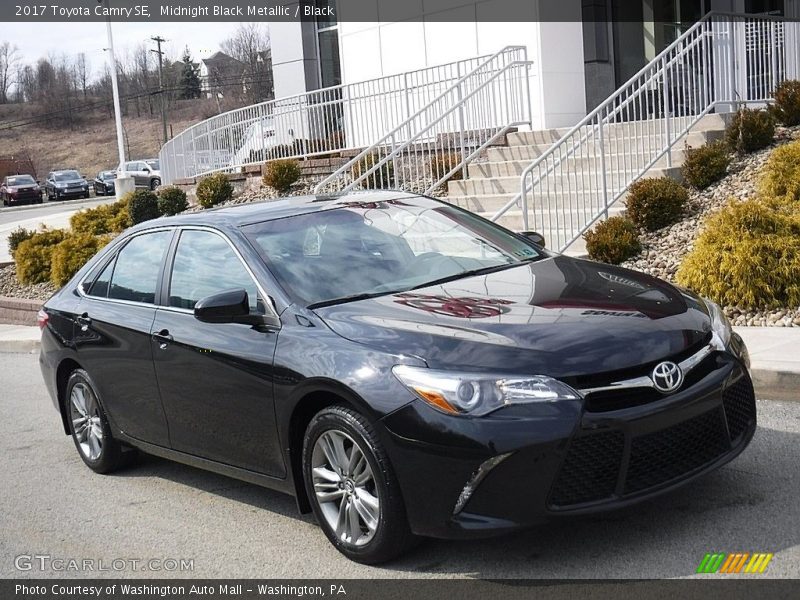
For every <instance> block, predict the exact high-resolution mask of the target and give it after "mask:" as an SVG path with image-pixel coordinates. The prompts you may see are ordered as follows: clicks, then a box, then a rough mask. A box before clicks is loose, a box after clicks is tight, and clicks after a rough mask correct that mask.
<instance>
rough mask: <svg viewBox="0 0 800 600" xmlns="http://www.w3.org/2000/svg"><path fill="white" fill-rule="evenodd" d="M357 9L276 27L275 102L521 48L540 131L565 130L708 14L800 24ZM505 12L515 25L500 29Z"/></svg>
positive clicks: (599, 12)
mask: <svg viewBox="0 0 800 600" xmlns="http://www.w3.org/2000/svg"><path fill="white" fill-rule="evenodd" d="M335 2H336V0H317V4H318V5H320V6H326V5H328V4H332V5H335ZM295 4H297V2H292V1H287V2H286V5H287V6H289V7H290V8H291V7H293V6H294V5H295ZM358 7H359V13H358V17H359V21H354V20H349V19H348V18H347V15H348V13H347V5H346V0H339V6H338V13H339V14H340V15H343V17H342V20H341V21H337V20H333V19H325V20H319V21H317V22H303V23H280V24H273V25H271V28H270V31H271V39H272V60H273V71H274V77H275V97H276V98H282V97H286V96H291V95H295V94H301V93H304V92H306V91H310V90H314V89H318V88H321V87H328V86H332V85H338V84H340V83H343V84H352V83H358V82H362V81H367V80H370V79H375V78H379V77H385V76H389V75H396V74H399V73H405V72H409V71H415V70H417V69H423V68H426V67H432V66H435V65H441V64H445V63H450V62H455V61H459V60H464V59H468V58H473V57H477V56H483V55H489V54H492V53H494V52H497V51H498V50H500V49H502V48H504V47H507V46H517V45H518V46H524V47H525V48H526V49H527V58H528V60H529V61H531V62H532V68H531V71H530V77H529V86H530V94H531V105H532V120H533V123H532V125H533V128H534V129H541V128H552V127H565V126H570V125H573V124H575V123H576V122H577V121H579V120H580V119H581V118H582V117H583V116H585V115H586V114H587V112H588V111H589V110H591V109H592V108H593V107H594V106H596V105H597V104H599V103H600V102H601V101H602V100H603V99H605V98H606V97H607V96H608V95H609V94H611V93H612V92H613V91H614V90H615V89H616V88H617V87H618V86H620V85H621V84H622V83H624V82H625V81H627V79H629V78H630V77H631V76H632V75H634V74H635V73H636V72H637V71H638V70H639V69H640V68H641V67H642V66H644V65H645V64H647V62H648V61H650V60H651V59H652V58H653V57H655V55H657V54H658V53H659V52H660V51H661V50H663V49H664V48H665V47H666V46H668V45H669V44H670V43H671V42H672V41H673V40H674V39H675V38H676V37H678V35H680V33H681V32H682V31H684V30H685V29H686V28H688V27H690V26H691V25H692V24H693V23H695V22H696V21H697V20H698V19H699V18H701V17H702V16H703V15H705V14H706V13H708V12H709V11H712V10H713V11H719V12H747V13H752V14H773V15H784V16H792V17H794V16H800V0H559V1H557V2H554V1H553V0H403V3H402V10H400V9H398V7H397V2H396V0H367V1H366V2H364V1H361V2H359V4H358ZM504 12H511V13H513V15H514V17H515V20H514V21H505V22H502V21H496V20H495V19H496V18H497V15H503V14H504ZM400 17H402V20H401V19H400ZM519 17H521V18H519ZM556 19H562V20H556Z"/></svg>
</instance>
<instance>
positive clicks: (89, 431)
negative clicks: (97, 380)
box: [65, 369, 125, 473]
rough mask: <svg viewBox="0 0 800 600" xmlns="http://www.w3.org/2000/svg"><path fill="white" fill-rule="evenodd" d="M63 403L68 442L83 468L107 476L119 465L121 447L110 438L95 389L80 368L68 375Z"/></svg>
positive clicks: (122, 462) (122, 461)
mask: <svg viewBox="0 0 800 600" xmlns="http://www.w3.org/2000/svg"><path fill="white" fill-rule="evenodd" d="M65 402H66V403H67V406H66V408H67V420H68V422H69V429H70V433H71V434H72V440H73V441H74V442H75V447H76V448H77V449H78V454H79V455H80V457H81V459H82V460H83V462H84V463H86V466H87V467H89V468H90V469H91V470H92V471H95V472H96V473H110V472H111V471H114V470H116V469H118V468H119V467H121V466H123V464H124V462H125V461H124V460H123V451H122V446H121V445H120V443H119V442H117V441H116V440H115V439H114V438H113V436H112V435H111V428H110V427H109V425H108V418H107V417H106V414H105V411H104V410H103V407H102V406H101V405H100V401H99V399H98V395H97V388H96V387H95V386H94V384H93V383H92V380H91V379H90V378H89V374H88V373H87V372H86V371H84V370H83V369H76V370H75V371H73V372H72V374H71V375H70V377H69V380H68V381H67V389H66V398H65Z"/></svg>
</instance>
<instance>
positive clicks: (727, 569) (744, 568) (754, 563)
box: [697, 552, 774, 573]
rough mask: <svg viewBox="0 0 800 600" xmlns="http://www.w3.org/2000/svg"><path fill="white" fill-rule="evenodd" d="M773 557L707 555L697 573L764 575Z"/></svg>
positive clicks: (736, 553) (744, 553)
mask: <svg viewBox="0 0 800 600" xmlns="http://www.w3.org/2000/svg"><path fill="white" fill-rule="evenodd" d="M773 556H774V555H773V554H772V553H769V554H767V553H763V552H756V553H753V554H750V553H749V552H735V553H733V554H725V553H721V552H717V553H715V554H706V555H705V556H704V557H703V560H701V561H700V566H698V567H697V573H763V572H764V571H765V570H766V568H767V565H768V564H769V563H770V561H771V560H772V557H773Z"/></svg>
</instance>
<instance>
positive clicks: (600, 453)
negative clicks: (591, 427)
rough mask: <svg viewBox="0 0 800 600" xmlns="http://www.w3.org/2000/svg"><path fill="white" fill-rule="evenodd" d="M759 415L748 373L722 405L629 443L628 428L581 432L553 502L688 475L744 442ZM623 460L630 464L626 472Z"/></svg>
mask: <svg viewBox="0 0 800 600" xmlns="http://www.w3.org/2000/svg"><path fill="white" fill-rule="evenodd" d="M755 416H756V413H755V396H754V394H753V386H752V383H751V382H750V379H749V378H748V377H747V376H744V377H740V378H739V380H738V381H736V382H735V383H734V384H733V385H731V386H730V387H728V388H727V389H725V390H724V391H723V393H722V405H721V406H717V407H715V408H713V409H712V410H710V411H707V412H705V413H702V414H700V415H697V416H695V417H692V418H690V419H687V420H685V421H681V422H680V423H676V424H674V425H670V426H669V427H666V428H664V429H661V430H658V431H653V432H650V433H645V434H641V435H630V434H628V435H630V438H629V440H628V443H627V447H626V439H625V434H623V432H622V431H617V430H612V431H604V432H602V433H588V434H585V433H584V434H578V435H577V436H576V437H575V438H574V439H573V440H572V442H571V443H570V446H569V448H568V450H567V455H566V457H565V458H564V462H563V464H562V465H561V469H560V471H559V473H558V476H557V477H556V481H555V483H554V484H553V487H552V489H551V492H550V498H549V504H550V505H551V506H554V507H557V508H565V507H569V506H572V505H577V504H583V503H587V502H598V501H602V500H609V499H611V498H613V497H615V496H616V490H617V488H618V486H621V489H622V497H625V496H628V495H632V494H637V493H641V492H643V491H646V490H648V489H652V488H656V487H659V486H661V485H665V484H668V483H670V482H671V481H673V480H676V479H679V478H681V477H686V476H688V475H690V474H692V473H693V472H695V471H697V470H699V469H701V468H703V467H705V466H706V465H708V464H710V463H712V462H714V461H715V460H717V459H718V458H720V457H721V456H723V455H724V454H725V453H726V452H729V451H730V450H731V448H732V447H733V446H736V445H738V444H739V443H740V439H741V437H742V436H743V435H744V434H745V432H746V431H748V430H749V429H750V428H751V427H752V426H753V422H754V420H755ZM726 422H727V428H726ZM625 458H627V460H625ZM623 464H627V468H626V469H625V470H624V472H621V471H622V466H623Z"/></svg>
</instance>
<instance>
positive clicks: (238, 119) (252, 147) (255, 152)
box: [160, 46, 524, 183]
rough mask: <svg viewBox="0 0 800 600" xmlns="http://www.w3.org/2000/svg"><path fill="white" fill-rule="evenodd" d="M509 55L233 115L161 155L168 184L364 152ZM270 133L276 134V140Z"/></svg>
mask: <svg viewBox="0 0 800 600" xmlns="http://www.w3.org/2000/svg"><path fill="white" fill-rule="evenodd" d="M503 52H505V53H507V54H509V55H510V56H511V58H510V59H509V60H511V59H513V58H516V57H517V56H518V55H521V53H522V52H524V48H522V47H519V46H509V47H507V48H505V49H503V50H502V51H500V53H495V54H492V55H485V56H479V57H476V58H470V59H465V60H460V61H456V62H452V63H446V64H442V65H437V66H433V67H426V68H424V69H418V70H416V71H409V72H406V73H401V74H398V75H388V76H384V77H380V78H376V79H371V80H366V81H362V82H358V83H352V84H342V85H337V86H331V87H328V88H322V89H318V90H312V91H309V92H305V93H301V94H294V95H292V96H286V97H283V98H279V99H275V100H270V101H266V102H261V103H258V104H254V105H250V106H246V107H242V108H237V109H233V110H229V111H226V112H223V113H220V114H218V115H215V116H213V117H210V118H209V119H206V120H205V121H201V122H199V123H195V124H194V125H192V126H190V127H188V128H187V129H185V130H184V131H182V132H181V133H179V134H178V135H176V136H175V137H174V138H173V139H172V140H170V141H169V142H167V144H165V145H164V146H163V148H162V149H161V152H160V158H161V164H162V170H163V173H162V175H163V180H164V182H165V183H167V182H170V181H172V180H174V179H177V178H184V177H197V176H201V175H204V174H206V173H211V172H215V171H228V172H230V171H236V170H238V169H240V168H242V167H245V166H247V165H251V164H257V163H260V162H263V161H264V160H267V159H270V158H310V157H313V156H319V155H326V154H330V153H332V152H342V151H348V150H358V151H360V150H361V149H362V148H364V147H365V146H368V145H370V144H372V143H373V142H374V140H375V139H377V138H380V137H382V136H383V135H384V134H385V132H386V131H387V130H390V129H392V128H394V127H395V125H396V124H397V123H399V122H402V121H404V120H406V119H407V117H408V115H409V114H411V113H413V112H414V111H415V110H416V106H418V105H419V103H420V102H422V103H423V104H428V103H429V99H430V98H432V97H435V96H437V95H439V94H440V92H441V90H442V89H445V88H447V87H452V83H453V81H455V80H457V79H460V78H461V76H462V74H463V73H464V72H471V71H473V70H474V69H475V68H476V66H479V65H481V64H483V63H485V62H487V61H490V60H491V59H492V58H493V57H495V56H497V55H498V54H502V53H503ZM265 135H271V137H270V138H269V139H268V138H267V137H265Z"/></svg>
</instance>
